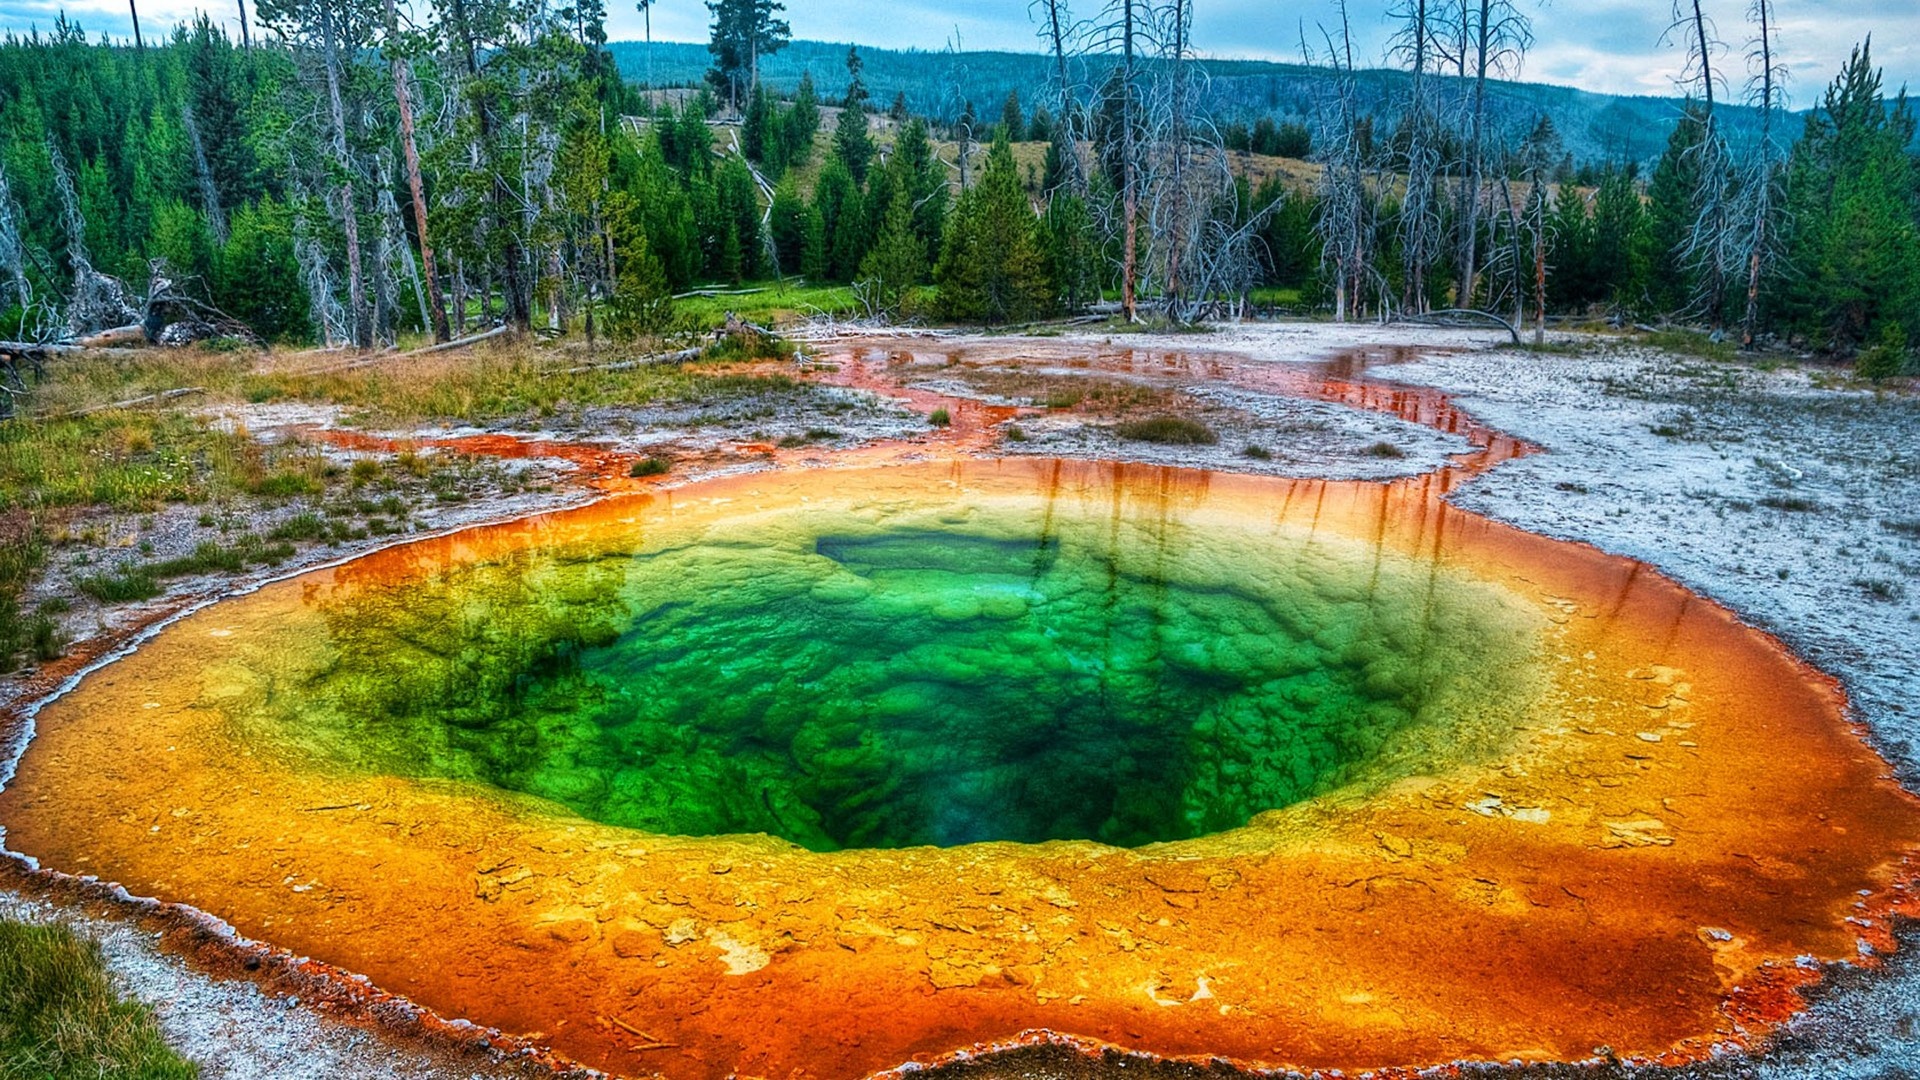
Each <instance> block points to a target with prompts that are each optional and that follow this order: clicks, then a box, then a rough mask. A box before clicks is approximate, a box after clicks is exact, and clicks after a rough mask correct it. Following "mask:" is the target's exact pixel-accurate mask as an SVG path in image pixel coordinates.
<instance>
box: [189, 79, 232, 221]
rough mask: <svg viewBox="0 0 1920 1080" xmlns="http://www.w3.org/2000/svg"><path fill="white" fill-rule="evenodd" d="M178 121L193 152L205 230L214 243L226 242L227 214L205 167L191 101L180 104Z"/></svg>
mask: <svg viewBox="0 0 1920 1080" xmlns="http://www.w3.org/2000/svg"><path fill="white" fill-rule="evenodd" d="M180 120H181V124H182V125H183V126H184V127H185V128H186V132H187V145H188V147H189V148H191V149H192V151H193V176H194V182H195V186H197V187H198V188H199V189H200V204H201V211H202V212H203V213H204V214H205V215H206V218H207V228H208V230H209V231H211V232H212V233H213V238H214V240H215V241H216V242H218V243H220V244H222V245H224V244H225V243H226V242H227V212H226V209H225V207H223V206H221V204H220V189H219V187H218V186H217V185H215V183H214V181H213V170H212V169H211V168H209V167H208V166H207V150H206V146H205V144H203V143H202V142H201V141H200V125H199V124H198V123H196V122H195V121H194V117H193V105H192V100H191V99H188V100H186V101H182V102H181V103H180Z"/></svg>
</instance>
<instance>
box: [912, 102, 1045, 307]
mask: <svg viewBox="0 0 1920 1080" xmlns="http://www.w3.org/2000/svg"><path fill="white" fill-rule="evenodd" d="M1039 234H1040V223H1039V221H1038V220H1037V219H1036V218H1035V217H1034V213H1033V206H1032V204H1031V203H1029V202H1028V201H1027V196H1026V193H1025V192H1024V191H1022V190H1021V189H1020V175H1019V170H1018V168H1017V167H1016V166H1015V165H1014V161H1013V147H1012V145H1011V144H1009V143H1008V142H1007V139H1006V137H1005V135H1004V134H1003V135H1002V136H1001V137H1000V138H997V139H995V140H994V143H993V149H992V150H990V151H989V152H988V154H987V167H986V170H985V171H984V172H983V173H982V174H981V177H980V182H979V183H978V184H976V185H974V186H973V187H971V188H968V189H967V190H966V191H965V192H963V193H961V196H960V202H959V204H958V205H957V206H956V207H955V208H954V212H953V220H952V223H951V225H950V226H949V228H948V230H947V236H946V242H945V244H944V245H943V247H942V249H941V252H940V264H939V266H938V268H937V269H936V270H935V271H934V282H935V284H936V285H938V286H939V289H940V301H939V306H940V311H941V314H942V315H944V316H945V317H946V318H949V319H955V320H969V321H971V320H978V321H982V322H987V323H1004V322H1013V321H1018V320H1021V319H1029V318H1032V317H1034V316H1036V315H1040V314H1043V313H1045V312H1047V311H1049V310H1051V309H1052V308H1053V306H1054V303H1055V299H1054V296H1053V294H1052V290H1051V288H1050V287H1049V283H1048V281H1047V274H1046V260H1045V257H1044V256H1043V254H1042V252H1041V245H1040V235H1039Z"/></svg>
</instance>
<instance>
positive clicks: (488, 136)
mask: <svg viewBox="0 0 1920 1080" xmlns="http://www.w3.org/2000/svg"><path fill="white" fill-rule="evenodd" d="M453 11H454V21H455V22H456V23H458V24H459V31H460V40H461V46H462V48H463V50H464V51H465V53H466V60H467V75H468V77H469V78H471V79H472V80H473V81H474V82H475V83H478V82H479V80H480V50H479V47H478V45H477V44H476V42H475V41H474V37H473V26H472V24H471V23H470V22H469V21H468V19H467V5H466V0H453ZM476 106H477V115H478V119H479V121H480V145H481V146H482V147H484V148H485V152H486V155H487V158H488V160H486V161H484V162H482V165H483V166H484V167H485V168H486V169H487V170H488V172H489V173H491V174H492V177H493V184H492V190H491V197H490V200H489V201H490V202H491V204H492V214H491V217H492V218H493V228H495V229H498V230H500V231H501V232H502V233H503V234H504V239H503V241H502V247H501V253H500V254H501V258H500V263H501V265H500V272H501V278H502V284H503V285H504V286H505V296H504V297H503V298H502V299H503V300H504V302H505V307H506V309H507V315H508V317H509V318H510V319H512V321H513V325H514V326H515V328H517V329H519V330H520V331H522V332H526V331H529V330H532V329H533V305H532V303H531V302H530V300H529V298H528V296H527V293H526V290H525V288H523V286H522V283H521V280H520V261H521V256H520V234H519V231H518V230H517V229H515V228H514V227H513V226H512V223H511V221H510V216H511V213H510V211H509V210H508V207H509V206H510V205H511V202H512V198H513V190H512V189H511V188H509V187H508V186H507V178H506V177H504V176H502V175H500V170H498V169H496V168H494V166H493V161H492V160H491V157H492V154H493V147H494V145H495V139H496V130H497V128H498V126H499V122H498V119H497V118H496V117H495V116H494V114H493V96H492V94H491V93H490V92H489V93H487V94H485V95H484V96H482V97H481V99H480V100H479V101H478V102H477V103H476ZM489 277H491V275H489ZM492 294H493V287H492V284H491V282H489V284H488V286H487V289H486V292H485V293H483V294H482V296H481V304H482V306H483V308H484V306H485V305H486V304H487V303H488V300H489V299H490V298H491V296H492Z"/></svg>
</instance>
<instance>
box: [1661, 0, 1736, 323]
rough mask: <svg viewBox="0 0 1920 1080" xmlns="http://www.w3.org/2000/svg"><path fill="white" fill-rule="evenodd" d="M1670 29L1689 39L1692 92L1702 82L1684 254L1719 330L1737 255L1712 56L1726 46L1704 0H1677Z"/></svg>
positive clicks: (1703, 307) (1702, 308)
mask: <svg viewBox="0 0 1920 1080" xmlns="http://www.w3.org/2000/svg"><path fill="white" fill-rule="evenodd" d="M1667 33H1668V36H1669V37H1670V38H1671V37H1673V36H1675V35H1678V36H1679V37H1680V39H1681V40H1682V41H1683V42H1684V47H1685V48H1686V50H1687V62H1686V66H1685V67H1684V68H1683V69H1682V70H1681V76H1680V81H1681V83H1682V85H1683V86H1685V87H1686V88H1687V91H1688V94H1689V96H1691V94H1692V92H1693V90H1694V89H1696V88H1697V89H1698V90H1699V91H1700V98H1699V100H1700V101H1701V114H1700V123H1701V130H1700V141H1699V142H1698V143H1696V144H1694V146H1693V148H1692V150H1691V151H1690V153H1691V154H1692V155H1693V159H1694V166H1695V176H1694V190H1693V224H1692V226H1691V228H1689V229H1688V231H1687V235H1686V237H1685V239H1684V240H1683V241H1682V242H1681V244H1680V254H1681V257H1682V259H1683V260H1684V261H1685V263H1686V264H1687V265H1688V266H1690V267H1692V269H1693V271H1694V273H1695V274H1697V275H1698V276H1699V278H1698V280H1697V281H1696V282H1695V286H1694V298H1693V307H1694V309H1695V311H1696V312H1697V313H1698V314H1703V315H1705V316H1706V317H1707V320H1708V322H1709V323H1711V325H1712V326H1713V329H1714V330H1715V331H1716V332H1717V331H1719V330H1720V329H1721V326H1722V324H1723V323H1724V322H1725V319H1726V301H1727V278H1728V269H1729V267H1728V263H1729V258H1730V256H1732V252H1731V250H1730V248H1731V247H1732V243H1731V241H1732V231H1731V229H1730V228H1729V226H1730V224H1731V221H1732V208H1731V206H1730V205H1729V203H1730V202H1731V198H1732V194H1733V185H1732V169H1731V164H1730V162H1729V160H1728V155H1727V142H1726V139H1725V137H1724V136H1722V135H1721V133H1720V124H1719V118H1718V117H1716V116H1715V115H1714V91H1715V89H1716V88H1718V87H1719V86H1720V84H1721V78H1720V76H1719V75H1718V74H1717V73H1716V72H1715V71H1714V67H1713V58H1714V55H1715V54H1716V53H1718V52H1721V51H1722V50H1723V49H1724V48H1725V46H1723V45H1722V44H1721V43H1720V41H1719V40H1718V38H1717V37H1716V36H1715V35H1714V30H1713V23H1712V20H1710V19H1708V18H1707V16H1706V12H1705V11H1704V10H1703V9H1702V8H1701V5H1700V0H1674V5H1673V21H1672V22H1671V24H1670V25H1669V26H1668V30H1667Z"/></svg>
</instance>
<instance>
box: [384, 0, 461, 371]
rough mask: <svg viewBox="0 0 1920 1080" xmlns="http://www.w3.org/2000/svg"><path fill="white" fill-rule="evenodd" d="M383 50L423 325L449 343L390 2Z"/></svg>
mask: <svg viewBox="0 0 1920 1080" xmlns="http://www.w3.org/2000/svg"><path fill="white" fill-rule="evenodd" d="M386 48H387V53H388V60H389V62H390V63H391V65H392V67H393V99H394V103H395V104H396V105H397V106H399V110H400V154H401V158H402V160H404V161H405V163H406V167H407V193H408V195H409V196H411V198H412V202H413V226H414V232H415V233H416V235H418V236H419V238H420V265H421V267H422V268H423V276H424V278H425V282H426V293H425V295H424V296H423V298H422V302H423V303H425V304H426V305H427V310H428V313H429V315H430V318H429V320H428V321H427V324H426V325H428V326H430V327H432V329H433V340H434V341H436V342H445V341H450V340H452V332H451V330H450V329H449V328H448V326H447V309H446V305H445V304H444V303H442V302H441V298H440V275H439V271H438V268H437V267H436V266H435V265H434V256H433V241H432V239H431V238H430V234H429V232H428V229H427V193H426V186H425V185H424V184H423V183H422V182H421V179H420V150H419V146H418V144H417V142H416V140H415V137H414V125H413V87H412V85H411V84H412V79H411V78H410V72H409V71H408V68H407V58H406V56H405V55H404V53H403V52H402V50H401V48H400V16H399V12H398V11H397V10H396V8H395V6H394V0H387V41H386ZM409 261H411V258H409Z"/></svg>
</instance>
